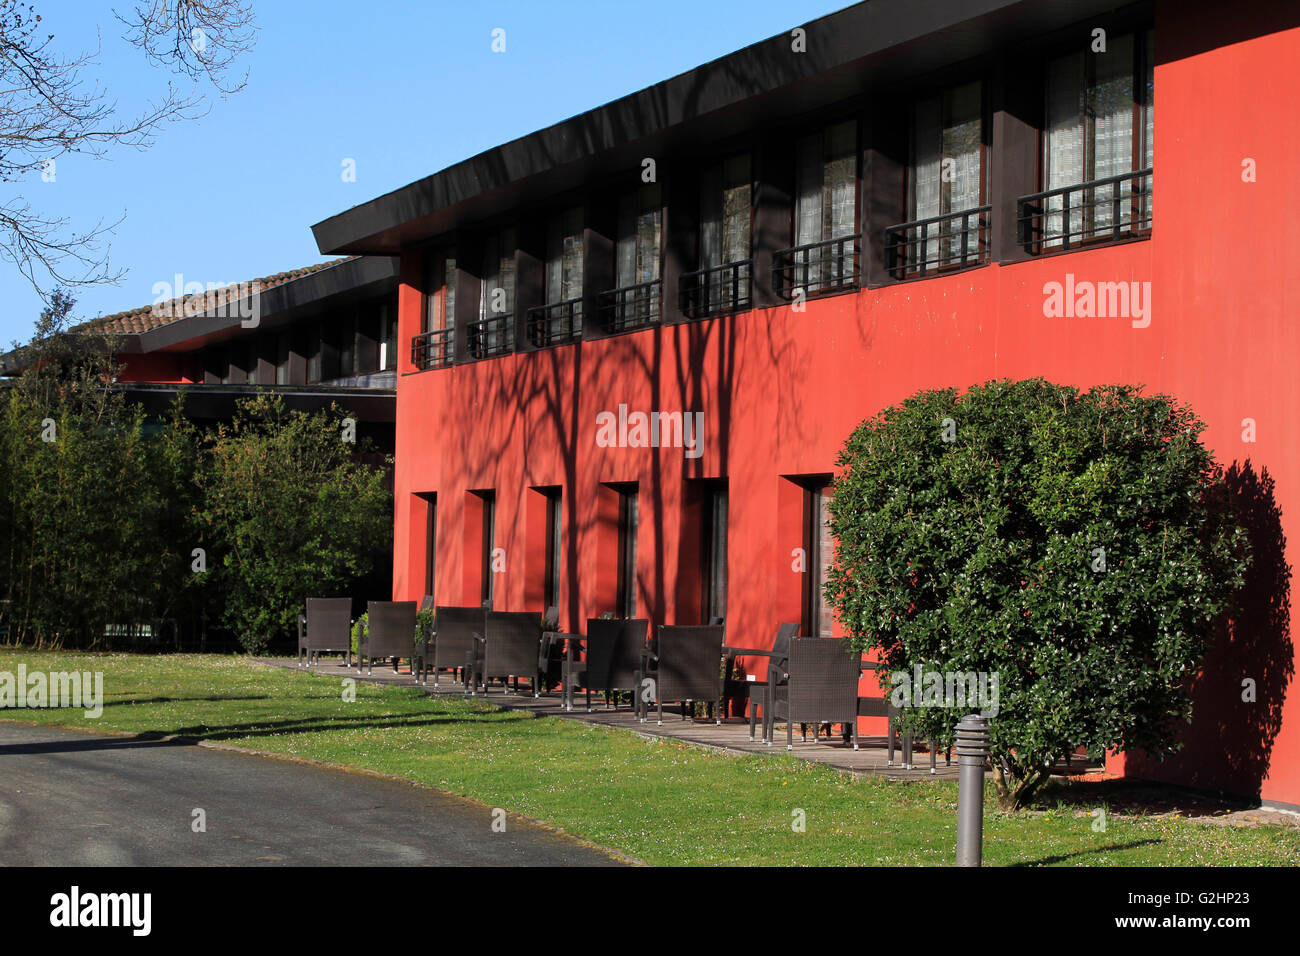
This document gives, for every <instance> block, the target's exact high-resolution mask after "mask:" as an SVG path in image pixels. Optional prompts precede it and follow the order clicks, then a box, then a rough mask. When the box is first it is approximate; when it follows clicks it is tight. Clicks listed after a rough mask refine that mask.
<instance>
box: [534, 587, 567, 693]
mask: <svg viewBox="0 0 1300 956" xmlns="http://www.w3.org/2000/svg"><path fill="white" fill-rule="evenodd" d="M559 628H560V609H559V608H558V607H548V608H547V609H546V613H545V614H543V615H542V640H541V643H539V644H538V645H537V680H535V681H534V682H533V696H534V697H541V696H542V694H543V693H545V692H546V691H547V690H549V689H550V684H551V677H552V675H553V674H554V670H553V665H554V664H555V663H557V662H554V661H552V659H551V653H552V650H553V649H554V648H556V647H563V646H564V645H563V643H562V642H563V640H564V638H565V637H567V635H563V634H561V633H560V630H559Z"/></svg>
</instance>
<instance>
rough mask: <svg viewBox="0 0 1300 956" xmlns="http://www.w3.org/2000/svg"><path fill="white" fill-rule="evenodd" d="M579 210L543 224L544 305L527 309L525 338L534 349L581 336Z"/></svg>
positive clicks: (581, 220) (581, 253) (581, 239)
mask: <svg viewBox="0 0 1300 956" xmlns="http://www.w3.org/2000/svg"><path fill="white" fill-rule="evenodd" d="M583 219H584V216H583V209H582V207H581V206H575V207H574V208H572V209H567V210H565V211H564V212H563V213H561V214H559V215H557V216H552V217H551V219H550V220H549V221H548V222H547V224H546V290H545V292H546V305H544V306H541V307H539V308H535V309H529V311H528V335H529V340H530V341H531V342H532V343H533V344H534V345H536V346H537V347H538V348H542V347H545V346H547V345H558V344H560V343H562V342H572V341H574V340H576V339H579V338H581V337H582V256H583Z"/></svg>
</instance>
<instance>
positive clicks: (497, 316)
mask: <svg viewBox="0 0 1300 956" xmlns="http://www.w3.org/2000/svg"><path fill="white" fill-rule="evenodd" d="M515 247H516V242H515V230H514V229H513V228H511V229H503V230H501V231H500V232H497V233H494V234H492V235H491V236H489V237H488V238H487V240H486V241H485V242H484V244H483V281H482V290H481V293H480V295H479V300H478V317H479V320H480V321H482V322H484V323H485V324H484V325H481V326H480V327H479V329H478V331H477V333H476V338H477V348H476V349H474V351H477V352H481V353H482V354H488V355H491V354H494V353H497V352H508V351H509V350H510V349H511V348H512V347H513V344H514V335H513V332H514V321H513V317H514V312H515ZM474 344H475V342H474V341H471V346H473V345H474Z"/></svg>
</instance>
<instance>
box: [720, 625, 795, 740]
mask: <svg viewBox="0 0 1300 956" xmlns="http://www.w3.org/2000/svg"><path fill="white" fill-rule="evenodd" d="M798 634H799V625H798V623H797V622H795V623H791V622H789V621H786V622H783V623H781V624H778V625H777V628H776V637H775V638H774V639H773V640H772V646H771V647H770V648H761V647H730V646H727V647H724V648H723V649H722V653H723V656H724V658H725V661H726V665H725V666H724V667H723V671H722V673H723V675H724V676H723V686H722V699H723V702H724V704H726V703H728V702H730V701H731V700H733V699H740V698H741V697H743V698H744V699H745V700H746V701H747V702H748V704H749V739H750V740H753V739H754V728H755V724H756V722H757V720H756V718H757V714H758V709H759V706H760V705H761V704H762V703H763V699H764V697H765V696H766V693H767V676H768V668H767V667H764V668H763V670H762V672H761V673H759V674H755V675H753V676H754V677H755V678H757V679H756V680H746V681H738V680H736V679H735V678H733V677H732V676H731V672H732V670H733V669H734V666H733V665H734V661H735V659H736V658H737V657H764V658H767V661H766V663H767V664H768V665H771V664H776V665H777V666H779V667H781V668H782V669H783V671H784V668H785V663H786V661H787V660H788V659H789V657H790V639H791V638H793V637H797V636H798ZM764 726H766V725H764Z"/></svg>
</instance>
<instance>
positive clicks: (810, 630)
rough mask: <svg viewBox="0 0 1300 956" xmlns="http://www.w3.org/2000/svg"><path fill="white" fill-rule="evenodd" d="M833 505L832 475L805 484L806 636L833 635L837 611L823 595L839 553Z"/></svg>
mask: <svg viewBox="0 0 1300 956" xmlns="http://www.w3.org/2000/svg"><path fill="white" fill-rule="evenodd" d="M829 505H830V481H829V479H812V480H810V481H809V482H808V483H807V484H805V485H804V515H803V550H804V555H805V556H806V562H805V565H804V580H803V608H802V612H801V614H800V624H799V633H800V634H802V635H804V636H805V637H830V636H831V627H832V621H833V612H832V610H831V608H830V606H829V605H827V604H826V602H825V600H824V599H823V597H822V590H823V588H824V587H825V585H826V578H827V572H828V571H829V570H830V566H831V562H832V561H833V560H834V556H835V555H834V542H833V540H832V538H831V532H830V526H829V520H830V508H829Z"/></svg>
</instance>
